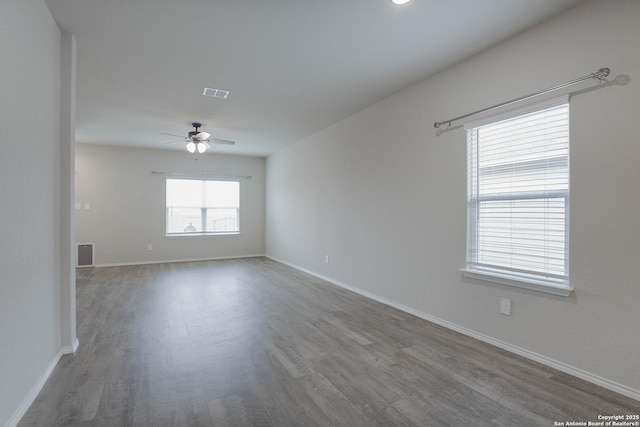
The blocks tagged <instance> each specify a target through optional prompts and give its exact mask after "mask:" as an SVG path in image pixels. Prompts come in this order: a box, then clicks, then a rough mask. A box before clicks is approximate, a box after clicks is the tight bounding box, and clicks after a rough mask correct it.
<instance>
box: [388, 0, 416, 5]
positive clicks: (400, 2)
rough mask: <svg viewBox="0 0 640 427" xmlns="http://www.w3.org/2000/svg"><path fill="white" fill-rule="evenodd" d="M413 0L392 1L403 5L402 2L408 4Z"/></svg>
mask: <svg viewBox="0 0 640 427" xmlns="http://www.w3.org/2000/svg"><path fill="white" fill-rule="evenodd" d="M410 1H411V0H391V3H393V4H397V5H401V4H407V3H409V2H410Z"/></svg>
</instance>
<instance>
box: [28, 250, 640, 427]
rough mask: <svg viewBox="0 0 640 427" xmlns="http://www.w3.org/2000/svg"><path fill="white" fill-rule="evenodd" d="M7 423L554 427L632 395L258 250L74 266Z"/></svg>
mask: <svg viewBox="0 0 640 427" xmlns="http://www.w3.org/2000/svg"><path fill="white" fill-rule="evenodd" d="M77 294H78V295H77V314H78V337H79V340H80V347H79V349H78V351H77V352H76V353H75V354H73V355H67V356H63V357H62V359H61V360H60V362H59V364H58V366H57V367H56V368H55V370H54V372H53V373H52V375H51V377H50V379H49V381H48V382H47V383H46V385H45V387H44V388H43V390H42V391H41V393H40V395H39V396H38V397H37V399H36V400H35V402H34V403H33V405H32V406H31V408H30V409H29V410H28V412H27V413H26V414H25V416H24V417H23V419H22V421H21V423H20V424H19V425H20V426H28V425H43V426H63V425H79V426H153V427H156V426H212V425H213V426H272V425H273V426H553V423H554V421H580V420H584V421H589V420H592V421H596V420H597V416H598V414H631V413H638V407H639V403H638V402H637V401H635V400H632V399H629V398H626V397H624V396H620V395H618V394H615V393H613V392H611V391H608V390H605V389H603V388H600V387H597V386H594V385H592V384H590V383H587V382H584V381H582V380H579V379H576V378H574V377H571V376H569V375H566V374H563V373H561V372H558V371H556V370H553V369H550V368H548V367H545V366H542V365H540V364H537V363H535V362H531V361H529V360H526V359H524V358H521V357H519V356H516V355H513V354H510V353H507V352H505V351H503V350H500V349H497V348H495V347H492V346H490V345H487V344H484V343H482V342H479V341H477V340H475V339H473V338H469V337H467V336H464V335H460V334H458V333H455V332H452V331H450V330H447V329H444V328H442V327H439V326H437V325H434V324H431V323H429V322H426V321H424V320H421V319H419V318H416V317H413V316H411V315H409V314H406V313H403V312H401V311H398V310H395V309H393V308H390V307H387V306H384V305H382V304H380V303H377V302H375V301H371V300H368V299H366V298H364V297H362V296H360V295H357V294H354V293H351V292H348V291H345V290H343V289H341V288H338V287H335V286H332V285H330V284H327V283H326V282H323V281H321V280H320V279H317V278H315V277H313V276H310V275H307V274H305V273H302V272H299V271H297V270H294V269H292V268H289V267H287V266H284V265H282V264H279V263H277V262H274V261H271V260H268V259H265V258H252V259H241V260H224V261H206V262H187V263H169V264H154V265H143V266H126V267H103V268H92V269H81V270H78V275H77Z"/></svg>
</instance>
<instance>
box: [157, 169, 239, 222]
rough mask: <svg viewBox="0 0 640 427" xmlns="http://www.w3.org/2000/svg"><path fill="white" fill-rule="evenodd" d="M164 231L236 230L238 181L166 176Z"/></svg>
mask: <svg viewBox="0 0 640 427" xmlns="http://www.w3.org/2000/svg"><path fill="white" fill-rule="evenodd" d="M166 185H167V199H166V202H167V203H166V214H167V235H194V234H195V235H197V234H229V233H238V232H239V220H238V216H239V209H240V183H239V182H238V181H217V180H201V179H175V178H167V180H166Z"/></svg>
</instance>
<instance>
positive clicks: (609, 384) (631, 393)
mask: <svg viewBox="0 0 640 427" xmlns="http://www.w3.org/2000/svg"><path fill="white" fill-rule="evenodd" d="M265 256H266V257H267V258H269V259H272V260H274V261H276V262H279V263H281V264H285V265H288V266H289V267H293V268H295V269H296V270H300V271H303V272H305V273H308V274H311V275H312V276H315V277H318V278H320V279H322V280H325V281H327V282H329V283H331V284H333V285H336V286H339V287H341V288H344V289H347V290H349V291H352V292H355V293H357V294H360V295H362V296H365V297H367V298H370V299H372V300H375V301H378V302H380V303H382V304H385V305H388V306H390V307H393V308H397V309H398V310H400V311H404V312H405V313H409V314H412V315H414V316H416V317H419V318H421V319H424V320H427V321H429V322H432V323H435V324H437V325H440V326H443V327H445V328H447V329H451V330H453V331H456V332H459V333H461V334H464V335H467V336H470V337H472V338H475V339H478V340H480V341H483V342H486V343H488V344H491V345H494V346H496V347H499V348H501V349H503V350H506V351H509V352H511V353H515V354H517V355H519V356H522V357H526V358H527V359H531V360H534V361H536V362H538V363H541V364H543V365H546V366H549V367H551V368H554V369H557V370H558V371H561V372H564V373H566V374H569V375H573V376H574V377H578V378H580V379H583V380H585V381H588V382H590V383H593V384H596V385H598V386H601V387H604V388H606V389H608V390H611V391H615V392H616V393H619V394H621V395H623V396H627V397H630V398H632V399H636V400H640V390H635V389H633V388H631V387H628V386H626V385H624V384H619V383H617V382H615V381H611V380H609V379H607V378H603V377H601V376H599V375H595V374H592V373H591V372H587V371H584V370H582V369H579V368H576V367H573V366H571V365H568V364H566V363H563V362H559V361H557V360H554V359H551V358H549V357H547V356H544V355H541V354H538V353H535V352H532V351H530V350H527V349H524V348H522V347H518V346H515V345H512V344H509V343H508V342H505V341H501V340H498V339H495V338H492V337H490V336H488V335H484V334H482V333H479V332H476V331H473V330H471V329H468V328H465V327H463V326H459V325H456V324H454V323H451V322H448V321H446V320H443V319H440V318H438V317H435V316H431V315H429V314H426V313H423V312H421V311H418V310H415V309H413V308H411V307H407V306H405V305H403V304H399V303H397V302H395V301H392V300H389V299H386V298H383V297H380V296H378V295H375V294H372V293H371V292H367V291H364V290H362V289H359V288H356V287H353V286H350V285H347V284H346V283H342V282H340V281H339V280H336V279H333V278H331V277H327V276H324V275H322V274H319V273H316V272H314V271H311V270H308V269H306V268H303V267H300V266H297V265H295V264H291V263H289V262H286V261H284V260H281V259H278V258H274V257H272V256H270V255H265Z"/></svg>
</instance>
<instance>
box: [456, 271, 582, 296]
mask: <svg viewBox="0 0 640 427" xmlns="http://www.w3.org/2000/svg"><path fill="white" fill-rule="evenodd" d="M460 271H461V272H462V275H463V276H464V277H469V278H471V279H477V280H483V281H485V282H493V283H499V284H501V285H507V286H513V287H516V288H522V289H528V290H531V291H538V292H544V293H547V294H552V295H559V296H563V297H568V296H569V295H571V292H573V287H571V286H569V284H566V285H561V284H558V285H556V284H553V283H546V282H542V281H538V280H534V279H524V278H519V277H513V276H507V275H502V274H499V273H494V272H487V271H482V270H471V269H466V268H463V269H461V270H460Z"/></svg>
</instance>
